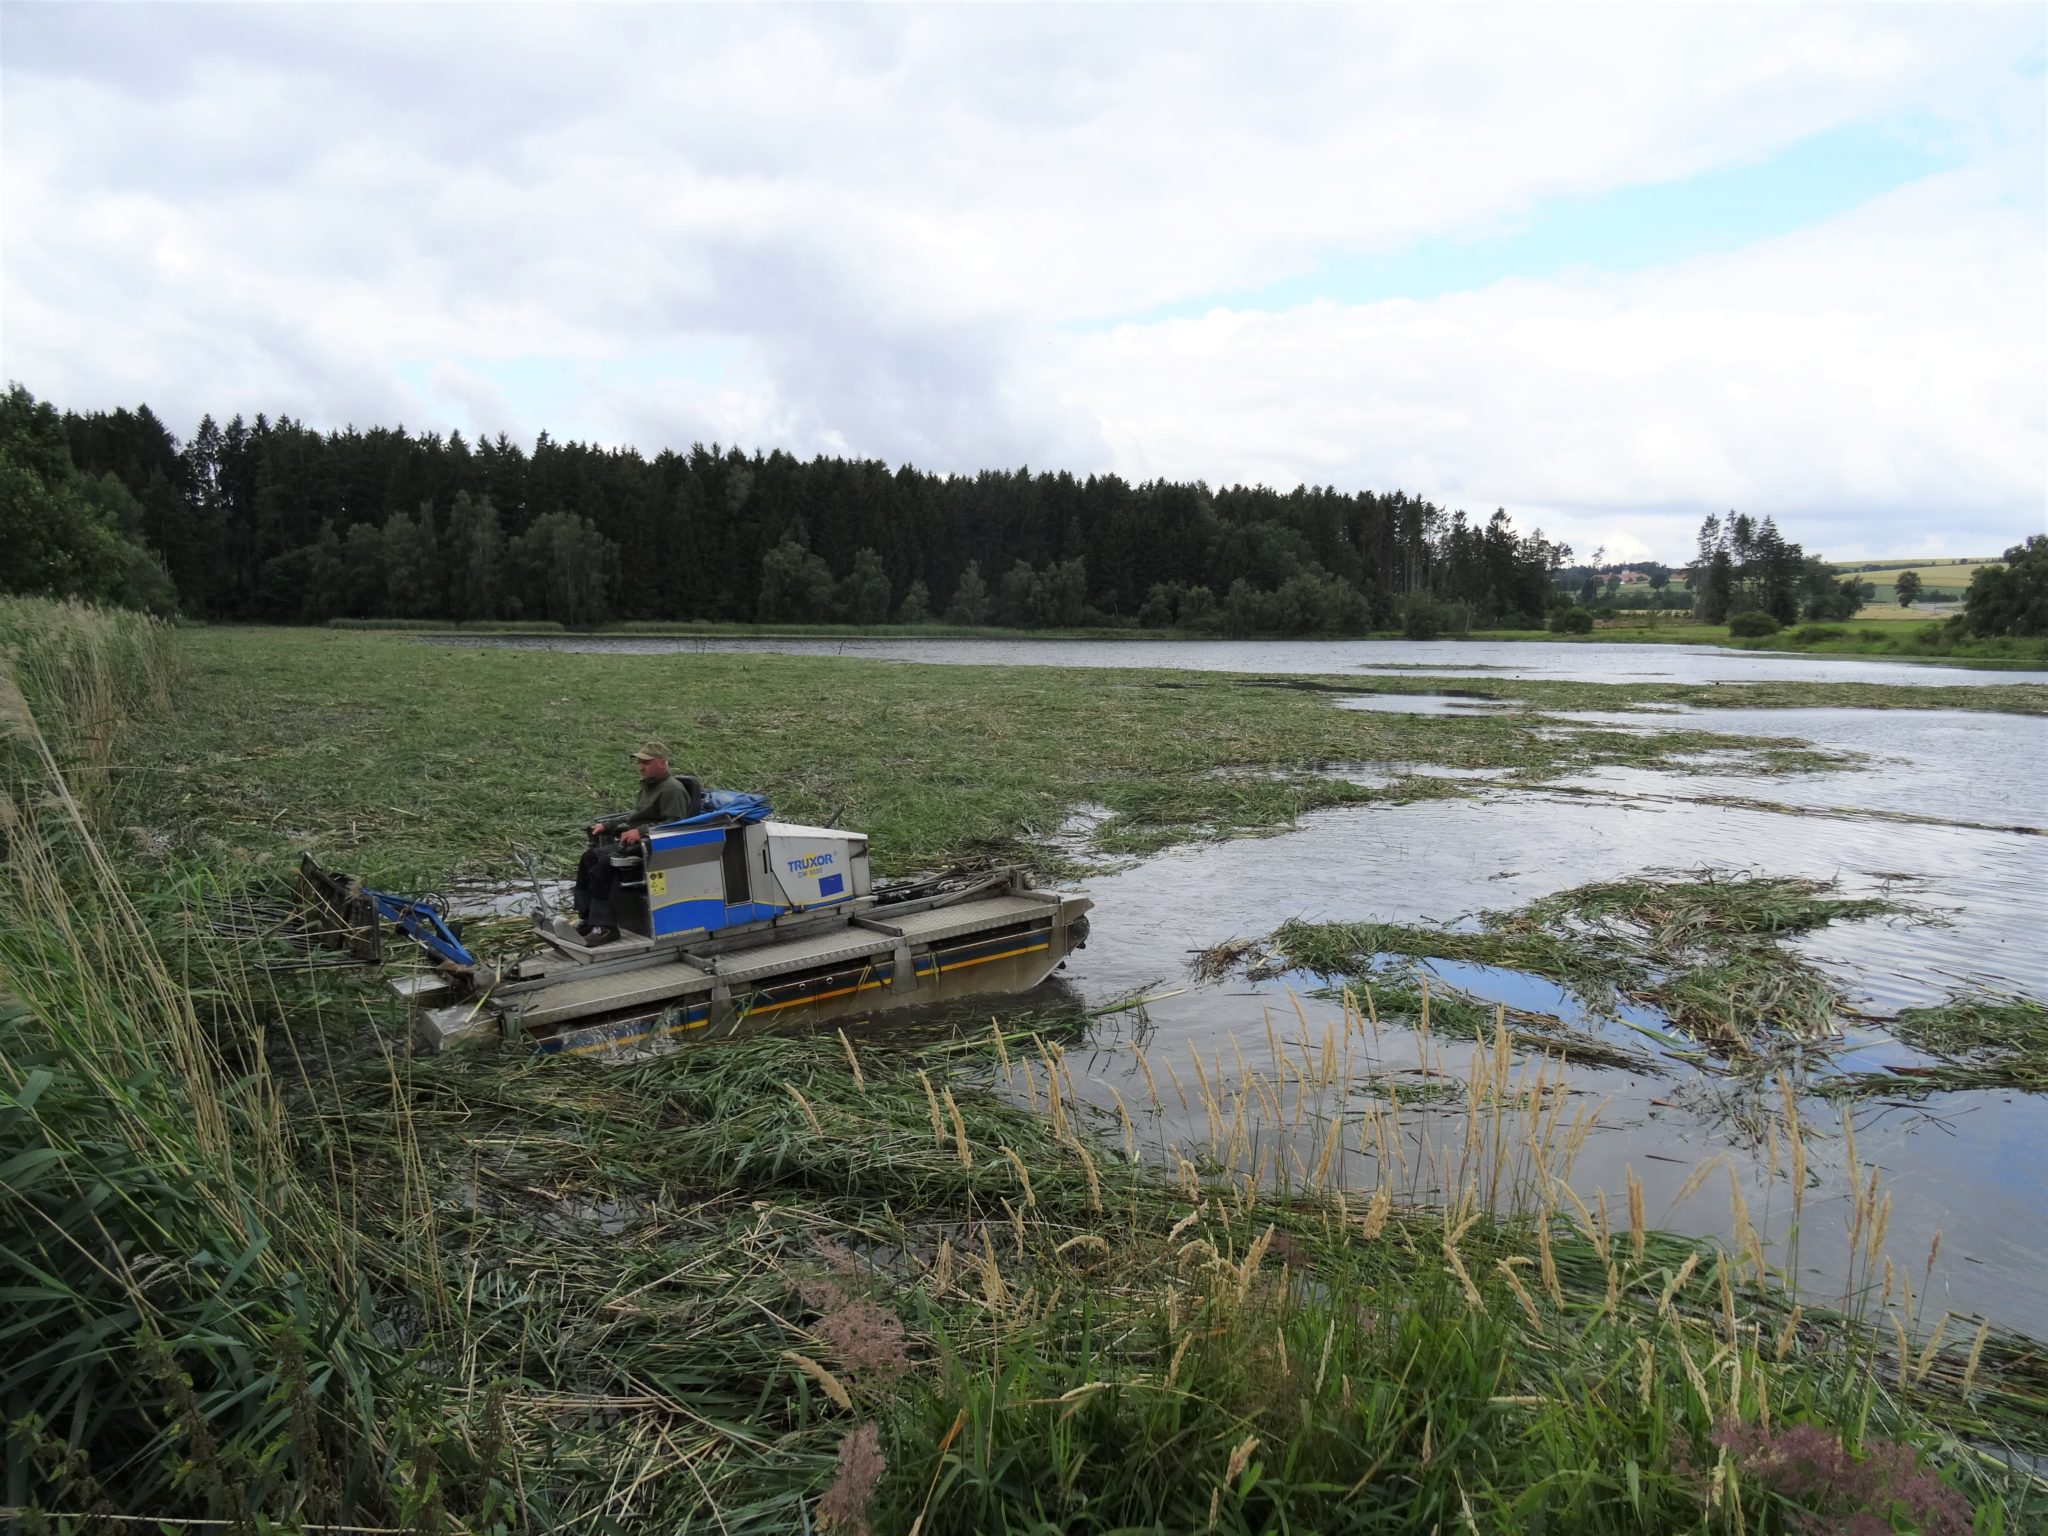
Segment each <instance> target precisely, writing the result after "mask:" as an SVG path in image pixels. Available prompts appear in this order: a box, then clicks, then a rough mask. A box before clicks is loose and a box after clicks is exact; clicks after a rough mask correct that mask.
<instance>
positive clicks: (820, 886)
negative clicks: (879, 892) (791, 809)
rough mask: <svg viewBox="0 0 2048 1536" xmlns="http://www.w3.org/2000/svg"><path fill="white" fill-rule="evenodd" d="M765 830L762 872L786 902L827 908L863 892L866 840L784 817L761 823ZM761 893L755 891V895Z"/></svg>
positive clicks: (868, 881)
mask: <svg viewBox="0 0 2048 1536" xmlns="http://www.w3.org/2000/svg"><path fill="white" fill-rule="evenodd" d="M762 830H763V831H765V832H766V833H767V834H768V875H769V877H770V878H771V879H772V880H774V881H775V883H776V885H777V886H778V887H779V889H780V891H781V899H782V900H783V901H785V902H787V903H788V904H789V905H790V906H791V907H794V908H796V909H798V910H802V909H804V908H808V907H829V906H834V905H837V904H838V903H839V902H842V901H848V900H851V899H852V898H853V897H855V896H865V895H867V894H868V889H869V887H870V886H871V885H872V883H873V881H872V879H871V877H870V876H869V873H868V840H867V838H866V837H865V836H864V835H862V834H861V833H859V832H842V831H840V830H838V829H837V828H833V827H803V826H797V825H796V824H794V823H792V822H787V821H770V822H765V823H763V825H762ZM765 895H766V893H765V892H763V893H757V899H758V897H760V896H765Z"/></svg>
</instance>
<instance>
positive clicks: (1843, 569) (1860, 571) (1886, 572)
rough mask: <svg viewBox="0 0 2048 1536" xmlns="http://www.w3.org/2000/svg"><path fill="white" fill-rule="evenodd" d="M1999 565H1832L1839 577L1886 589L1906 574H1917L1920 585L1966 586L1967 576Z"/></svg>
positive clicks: (1877, 562) (1895, 562) (1970, 561)
mask: <svg viewBox="0 0 2048 1536" xmlns="http://www.w3.org/2000/svg"><path fill="white" fill-rule="evenodd" d="M2000 563H2001V562H1999V561H1997V560H1988V559H1956V560H1845V561H1842V562H1841V563H1840V564H1838V565H1836V566H1835V570H1836V571H1838V572H1840V573H1841V574H1843V575H1847V574H1849V573H1850V572H1852V571H1853V572H1854V573H1856V574H1857V575H1859V576H1862V577H1864V578H1865V579H1866V580H1869V581H1871V582H1873V583H1875V584H1876V585H1877V586H1879V587H1884V586H1889V585H1890V584H1891V583H1892V582H1894V581H1897V580H1898V579H1899V577H1900V575H1901V574H1903V573H1904V572H1906V571H1918V572H1919V573H1920V581H1921V584H1922V585H1923V586H1929V587H1967V586H1968V585H1969V584H1970V578H1971V576H1973V575H1975V574H1976V573H1977V572H1978V571H1980V570H1982V569H1983V568H1984V567H1985V566H1987V565H1998V564H2000Z"/></svg>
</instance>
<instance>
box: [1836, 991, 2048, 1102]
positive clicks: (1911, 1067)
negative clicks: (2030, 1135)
mask: <svg viewBox="0 0 2048 1536" xmlns="http://www.w3.org/2000/svg"><path fill="white" fill-rule="evenodd" d="M1889 1027H1890V1029H1891V1032H1892V1033H1893V1034H1895V1035H1896V1036H1898V1038H1899V1039H1900V1040H1902V1041H1904V1042H1905V1043H1906V1044H1907V1045H1910V1046H1912V1047H1913V1048H1914V1049H1915V1050H1917V1051H1921V1052H1924V1053H1925V1054H1927V1055H1929V1056H1931V1057H1934V1058H1935V1059H1934V1061H1933V1062H1931V1063H1914V1064H1900V1065H1893V1066H1890V1067H1887V1068H1886V1069H1885V1070H1884V1071H1882V1072H1852V1073H1846V1074H1844V1075H1842V1076H1841V1077H1837V1078H1831V1079H1828V1080H1826V1081H1825V1082H1823V1083H1822V1085H1821V1086H1822V1088H1823V1089H1824V1091H1828V1092H1833V1093H1849V1094H1869V1093H1902V1092H1904V1093H1910V1092H1916V1091H1918V1092H1933V1091H1944V1092H1955V1091H1960V1090H1963V1089H1970V1088H2017V1089H2020V1090H2021V1091H2023V1092H2027V1093H2044V1092H2048V1008H2043V1007H2042V1006H2041V1005H2040V1004H2039V1003H2037V1002H2034V1001H2033V1000H2032V999H2030V998H2023V997H1986V996H1981V995H1964V996H1958V997H1952V998H1950V999H1949V1000H1948V1001H1947V1002H1945V1003H1942V1004H1939V1005H1938V1006H1936V1007H1933V1008H1908V1009H1905V1010H1904V1011H1902V1012H1901V1013H1900V1014H1899V1015H1898V1017H1897V1018H1896V1019H1893V1020H1891V1021H1890V1024H1889Z"/></svg>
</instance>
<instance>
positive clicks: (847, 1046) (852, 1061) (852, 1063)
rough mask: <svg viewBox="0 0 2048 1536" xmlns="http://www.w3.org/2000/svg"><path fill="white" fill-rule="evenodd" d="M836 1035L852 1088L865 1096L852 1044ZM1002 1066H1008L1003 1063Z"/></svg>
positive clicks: (865, 1087)
mask: <svg viewBox="0 0 2048 1536" xmlns="http://www.w3.org/2000/svg"><path fill="white" fill-rule="evenodd" d="M838 1033H839V1048H840V1049H841V1050H843V1051H845V1052H846V1065H847V1069H848V1070H849V1071H851V1072H852V1073H853V1086H854V1087H856V1088H858V1089H859V1090H860V1091H861V1092H862V1093H863V1094H865V1093H866V1092H867V1091H868V1084H867V1079H866V1078H864V1077H862V1076H861V1075H860V1058H859V1057H857V1056H855V1055H854V1054H853V1042H852V1041H851V1040H849V1039H847V1038H846V1031H845V1030H843V1029H842V1030H840V1031H839V1032H838ZM1002 1038H1003V1037H1002V1036H1001V1035H997V1036H996V1041H997V1043H998V1044H1000V1043H1001V1042H1002ZM1004 1065H1005V1066H1008V1065H1009V1064H1008V1063H1007V1062H1005V1063H1004Z"/></svg>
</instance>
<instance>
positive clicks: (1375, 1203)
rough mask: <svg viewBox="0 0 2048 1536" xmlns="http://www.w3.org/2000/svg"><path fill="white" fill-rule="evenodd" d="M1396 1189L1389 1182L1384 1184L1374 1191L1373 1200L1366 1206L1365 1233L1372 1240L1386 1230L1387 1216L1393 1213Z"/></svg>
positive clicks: (1367, 1239)
mask: <svg viewBox="0 0 2048 1536" xmlns="http://www.w3.org/2000/svg"><path fill="white" fill-rule="evenodd" d="M1393 1210H1394V1191H1393V1187H1392V1186H1391V1185H1388V1184H1382V1185H1380V1187H1379V1188H1378V1189H1376V1190H1374V1191H1373V1192H1372V1200H1371V1202H1370V1203H1369V1204H1368V1205H1367V1206H1366V1208H1365V1222H1364V1228H1363V1230H1364V1234H1365V1238H1366V1241H1368V1242H1370V1241H1372V1240H1373V1239H1374V1238H1377V1237H1378V1236H1379V1235H1380V1233H1382V1232H1383V1231H1385V1230H1386V1226H1387V1217H1388V1216H1390V1215H1391V1214H1393Z"/></svg>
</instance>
